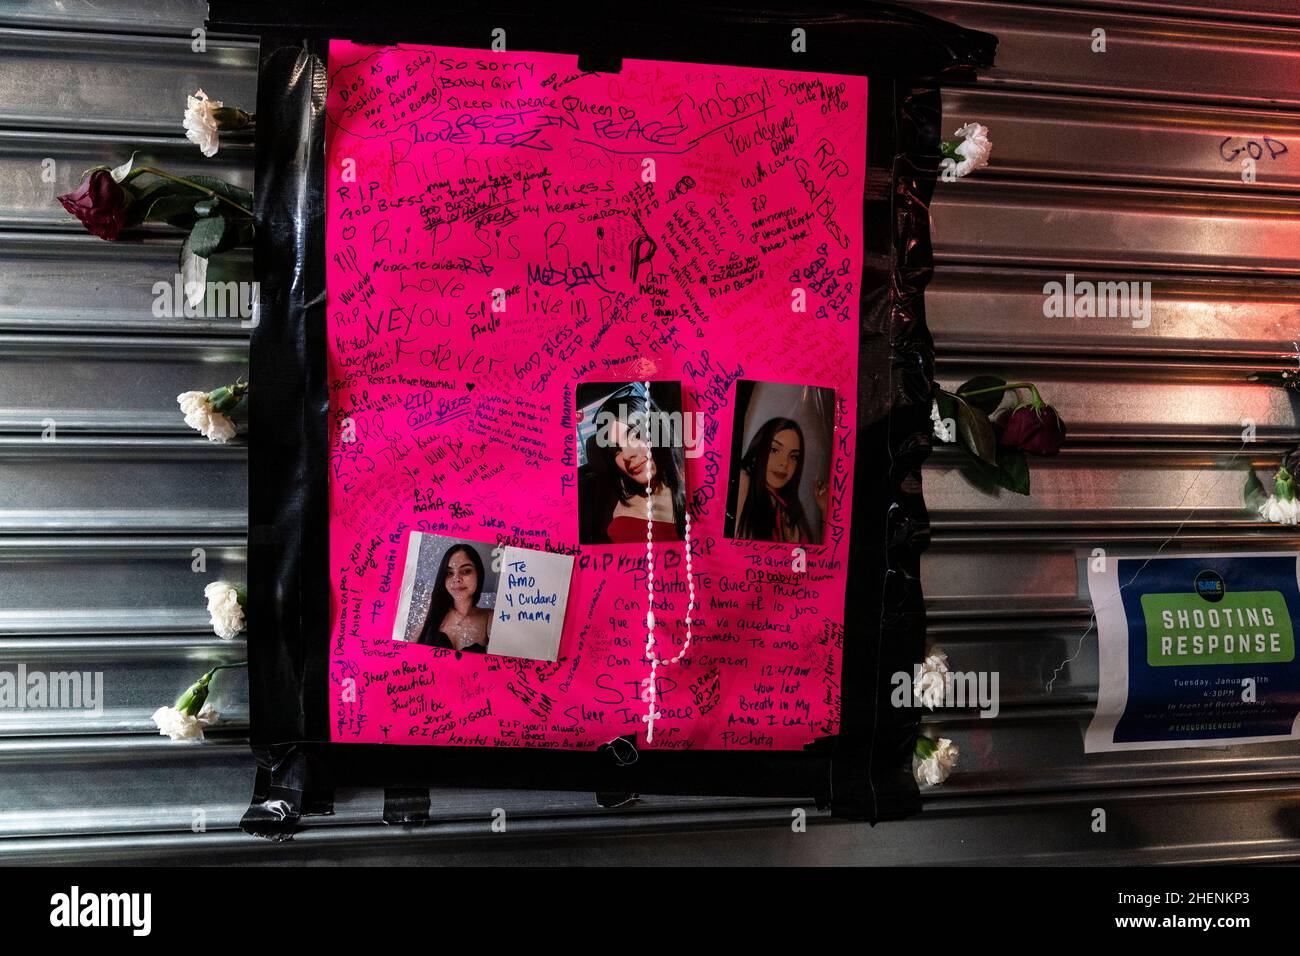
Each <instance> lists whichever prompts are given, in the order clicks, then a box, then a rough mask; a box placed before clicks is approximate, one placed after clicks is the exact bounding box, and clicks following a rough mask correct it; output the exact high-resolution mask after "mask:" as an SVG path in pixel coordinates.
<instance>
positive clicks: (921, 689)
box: [912, 647, 948, 710]
mask: <svg viewBox="0 0 1300 956" xmlns="http://www.w3.org/2000/svg"><path fill="white" fill-rule="evenodd" d="M947 673H948V655H947V654H945V653H944V652H943V651H942V650H941V649H939V648H937V647H932V648H930V653H929V654H927V655H926V656H925V660H924V661H923V662H922V663H921V669H920V670H919V671H917V672H916V677H915V678H913V680H912V693H913V694H914V695H915V696H916V699H917V700H918V701H920V703H921V704H922V705H923V706H925V707H929V708H930V709H931V710H934V709H935V708H936V707H939V706H941V705H942V704H943V701H944V697H945V696H946V693H945V692H946V691H947V689H948V688H947V678H946V675H947Z"/></svg>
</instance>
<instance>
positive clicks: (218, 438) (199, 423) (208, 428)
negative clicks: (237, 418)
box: [176, 392, 235, 443]
mask: <svg viewBox="0 0 1300 956" xmlns="http://www.w3.org/2000/svg"><path fill="white" fill-rule="evenodd" d="M176 404H178V405H179V406H180V407H181V411H182V412H183V413H184V414H185V424H186V425H189V426H190V428H193V429H194V430H195V431H198V432H201V433H202V434H203V436H204V437H205V438H207V439H208V441H215V442H223V443H224V442H228V441H230V439H232V438H234V437H235V423H234V422H232V421H231V420H230V419H229V418H227V417H226V415H225V413H224V412H219V411H217V410H216V409H215V408H213V407H212V399H211V398H209V397H208V393H207V392H182V393H181V394H180V395H177V396H176Z"/></svg>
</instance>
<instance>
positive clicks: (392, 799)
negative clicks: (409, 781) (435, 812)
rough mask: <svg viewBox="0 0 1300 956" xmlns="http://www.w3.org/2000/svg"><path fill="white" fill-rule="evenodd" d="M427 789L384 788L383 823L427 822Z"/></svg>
mask: <svg viewBox="0 0 1300 956" xmlns="http://www.w3.org/2000/svg"><path fill="white" fill-rule="evenodd" d="M429 806H430V794H429V788H428V787H385V788H384V822H385V823H389V824H420V823H428V822H429Z"/></svg>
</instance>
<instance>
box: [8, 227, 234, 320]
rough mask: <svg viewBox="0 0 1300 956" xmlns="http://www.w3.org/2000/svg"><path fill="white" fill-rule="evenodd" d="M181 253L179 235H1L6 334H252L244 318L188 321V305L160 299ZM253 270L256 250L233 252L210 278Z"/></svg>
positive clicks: (212, 268) (226, 277)
mask: <svg viewBox="0 0 1300 956" xmlns="http://www.w3.org/2000/svg"><path fill="white" fill-rule="evenodd" d="M180 248H181V240H180V239H179V238H172V239H164V238H149V239H145V240H142V241H139V242H117V243H106V242H103V241H102V240H99V239H96V238H94V237H93V236H89V235H86V234H84V233H81V234H78V233H73V232H70V231H69V232H66V233H54V232H46V233H22V232H5V231H0V276H3V280H4V281H3V282H0V331H16V332H54V331H88V332H114V333H117V332H159V333H165V334H168V335H192V334H211V333H213V332H219V333H221V334H224V335H242V336H244V337H246V336H247V335H248V332H247V330H241V328H240V326H241V322H243V320H242V319H239V318H235V317H230V318H203V317H188V318H187V317H186V316H185V313H184V309H183V307H182V309H180V310H177V309H175V308H174V307H172V306H173V305H174V302H175V300H176V293H175V292H174V291H173V292H172V294H171V295H170V296H169V297H167V298H165V299H163V300H162V302H159V294H160V293H161V291H162V290H161V289H160V288H158V287H157V286H158V283H160V282H161V283H163V284H164V286H165V285H167V284H170V285H171V286H172V289H173V290H174V289H175V288H176V276H177V270H178V268H179V266H178V264H177V257H178V255H179V253H180ZM70 260H75V261H76V263H77V273H76V281H75V282H69V281H68V274H67V263H68V262H69V261H70ZM218 260H224V263H223V262H219V261H218ZM251 268H252V255H251V253H250V252H249V251H248V250H243V249H241V250H233V251H231V252H229V253H223V254H222V255H221V256H214V257H213V258H212V262H211V266H210V268H209V270H208V278H209V279H211V281H213V282H225V281H227V280H229V279H233V278H237V277H238V276H239V275H247V274H248V273H249V272H251ZM156 303H157V304H159V305H161V306H163V307H162V308H157V309H155V304H156Z"/></svg>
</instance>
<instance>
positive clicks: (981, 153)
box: [940, 123, 993, 179]
mask: <svg viewBox="0 0 1300 956" xmlns="http://www.w3.org/2000/svg"><path fill="white" fill-rule="evenodd" d="M953 135H954V136H960V137H962V141H961V142H960V143H958V144H957V146H956V153H957V155H958V156H960V157H961V162H956V161H955V160H953V159H952V158H951V157H948V158H945V159H944V161H943V162H942V163H941V164H940V165H941V166H943V167H944V168H948V167H952V166H956V170H955V175H956V176H957V178H958V179H960V178H961V177H962V176H968V175H970V174H971V173H973V172H975V170H977V169H983V168H984V167H985V166H987V165H988V164H989V153H991V152H993V143H992V141H990V140H989V128H988V127H987V126H982V125H980V124H979V123H967V124H966V125H965V126H963V127H962V128H961V129H959V130H957V131H956V133H954V134H953Z"/></svg>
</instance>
